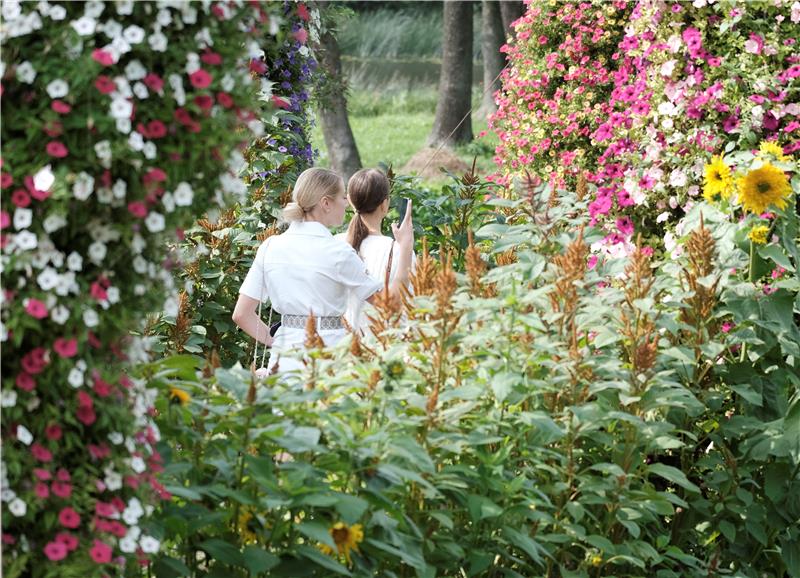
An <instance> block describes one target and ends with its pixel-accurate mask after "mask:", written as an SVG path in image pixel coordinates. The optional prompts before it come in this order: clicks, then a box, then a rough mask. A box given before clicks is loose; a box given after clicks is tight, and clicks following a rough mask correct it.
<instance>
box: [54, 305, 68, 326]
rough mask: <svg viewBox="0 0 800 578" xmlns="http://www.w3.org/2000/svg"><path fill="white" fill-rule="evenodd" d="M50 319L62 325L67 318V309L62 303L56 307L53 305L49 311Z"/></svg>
mask: <svg viewBox="0 0 800 578" xmlns="http://www.w3.org/2000/svg"><path fill="white" fill-rule="evenodd" d="M50 319H52V320H53V321H55V322H56V323H58V324H59V325H64V324H65V323H66V322H67V321H68V320H69V309H67V308H66V307H64V306H63V305H58V306H57V307H54V308H53V309H52V310H51V311H50Z"/></svg>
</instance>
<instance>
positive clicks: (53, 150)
mask: <svg viewBox="0 0 800 578" xmlns="http://www.w3.org/2000/svg"><path fill="white" fill-rule="evenodd" d="M45 150H46V151H47V154H49V155H50V156H51V157H55V158H57V159H63V158H64V157H65V156H67V155H68V154H69V150H68V149H67V147H66V146H64V143H62V142H60V141H57V140H53V141H50V142H49V143H47V147H45Z"/></svg>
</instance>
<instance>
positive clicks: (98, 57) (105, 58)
mask: <svg viewBox="0 0 800 578" xmlns="http://www.w3.org/2000/svg"><path fill="white" fill-rule="evenodd" d="M92 60H94V61H95V62H99V63H100V64H102V65H103V66H111V65H112V64H114V56H113V55H112V54H110V53H108V52H106V51H105V50H100V49H99V48H95V49H94V50H92Z"/></svg>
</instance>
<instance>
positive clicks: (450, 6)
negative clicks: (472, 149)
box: [428, 2, 473, 146]
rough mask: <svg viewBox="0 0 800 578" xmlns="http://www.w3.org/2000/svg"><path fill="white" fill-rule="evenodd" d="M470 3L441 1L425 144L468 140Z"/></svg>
mask: <svg viewBox="0 0 800 578" xmlns="http://www.w3.org/2000/svg"><path fill="white" fill-rule="evenodd" d="M472 6H473V3H472V2H445V3H444V7H443V13H442V14H443V23H442V70H441V74H440V76H439V101H438V103H437V104H436V117H435V118H434V121H433V129H432V130H431V134H430V136H429V137H428V146H438V145H440V144H442V143H445V144H446V145H447V146H450V145H453V144H456V143H463V142H469V141H471V140H472V121H471V119H470V104H471V103H470V100H471V92H472ZM462 119H463V122H462ZM459 123H461V124H460V125H459ZM451 133H452V134H451Z"/></svg>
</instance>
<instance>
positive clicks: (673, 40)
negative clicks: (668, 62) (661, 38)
mask: <svg viewBox="0 0 800 578" xmlns="http://www.w3.org/2000/svg"><path fill="white" fill-rule="evenodd" d="M682 44H683V42H682V41H681V37H680V36H678V35H677V34H673V35H672V36H670V37H669V39H668V40H667V47H669V51H670V52H672V53H673V54H674V53H675V52H678V51H679V50H680V49H681V45H682Z"/></svg>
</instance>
